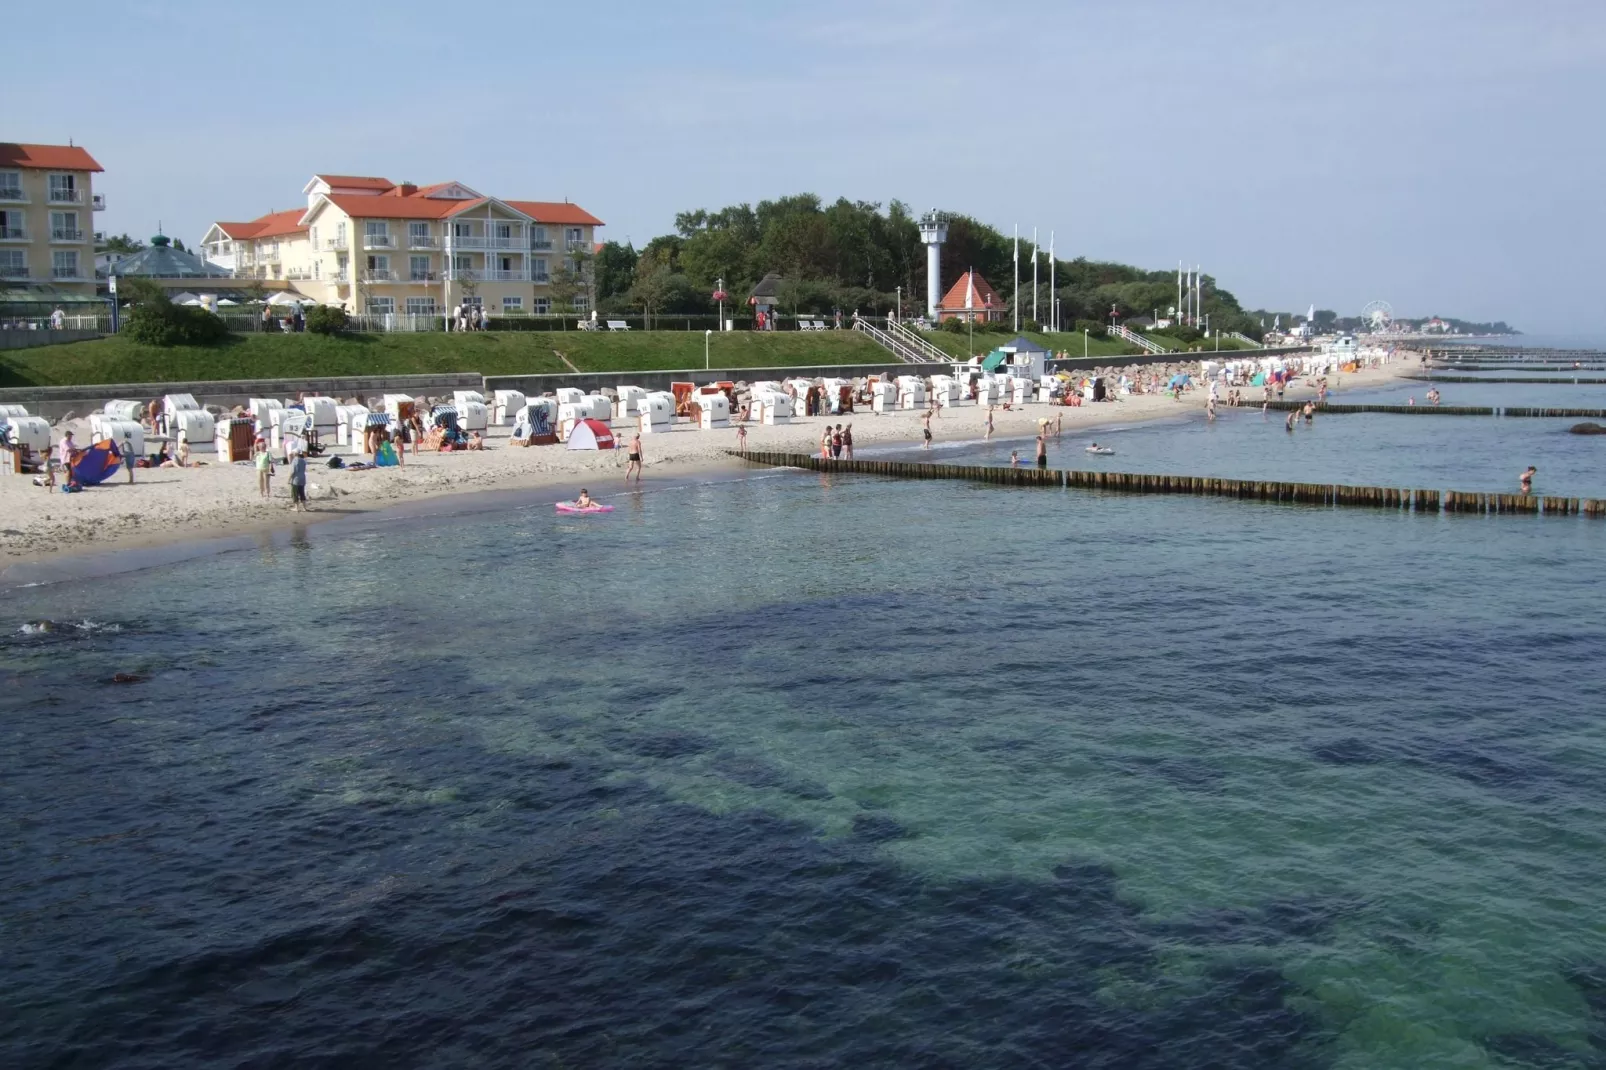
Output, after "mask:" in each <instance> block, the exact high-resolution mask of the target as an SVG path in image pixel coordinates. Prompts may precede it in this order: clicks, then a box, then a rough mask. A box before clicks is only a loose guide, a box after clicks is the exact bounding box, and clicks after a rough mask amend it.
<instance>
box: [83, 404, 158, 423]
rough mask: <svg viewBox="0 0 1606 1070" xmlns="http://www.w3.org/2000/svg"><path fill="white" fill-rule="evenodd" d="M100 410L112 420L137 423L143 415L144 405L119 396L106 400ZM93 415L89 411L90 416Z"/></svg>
mask: <svg viewBox="0 0 1606 1070" xmlns="http://www.w3.org/2000/svg"><path fill="white" fill-rule="evenodd" d="M100 411H101V415H103V416H106V417H108V418H110V419H113V420H132V421H134V422H135V423H139V421H140V419H141V418H142V417H144V415H145V406H144V404H143V403H141V402H138V401H126V400H124V399H122V398H119V399H117V400H115V401H108V402H106V404H105V405H102V406H101V409H100ZM93 415H94V414H93V413H91V416H93Z"/></svg>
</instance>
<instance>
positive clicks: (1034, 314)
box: [1032, 227, 1041, 326]
mask: <svg viewBox="0 0 1606 1070" xmlns="http://www.w3.org/2000/svg"><path fill="white" fill-rule="evenodd" d="M1032 320H1033V321H1034V322H1038V325H1039V326H1041V322H1039V321H1038V320H1037V228H1036V227H1033V228H1032Z"/></svg>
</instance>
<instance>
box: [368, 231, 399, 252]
mask: <svg viewBox="0 0 1606 1070" xmlns="http://www.w3.org/2000/svg"><path fill="white" fill-rule="evenodd" d="M362 247H363V248H364V249H394V248H396V239H395V238H392V237H391V236H390V235H389V234H364V235H363V236H362Z"/></svg>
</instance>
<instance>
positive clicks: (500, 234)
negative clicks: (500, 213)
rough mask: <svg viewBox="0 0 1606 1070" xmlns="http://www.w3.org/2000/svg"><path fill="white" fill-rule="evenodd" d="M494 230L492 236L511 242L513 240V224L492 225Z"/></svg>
mask: <svg viewBox="0 0 1606 1070" xmlns="http://www.w3.org/2000/svg"><path fill="white" fill-rule="evenodd" d="M492 228H493V229H492V232H491V234H492V236H493V237H497V238H507V239H509V240H512V238H513V224H512V223H494V224H492Z"/></svg>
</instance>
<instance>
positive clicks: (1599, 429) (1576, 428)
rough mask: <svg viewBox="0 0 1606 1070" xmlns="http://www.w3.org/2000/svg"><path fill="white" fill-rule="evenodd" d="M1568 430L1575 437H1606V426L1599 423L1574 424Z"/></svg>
mask: <svg viewBox="0 0 1606 1070" xmlns="http://www.w3.org/2000/svg"><path fill="white" fill-rule="evenodd" d="M1567 430H1568V431H1571V432H1572V433H1573V434H1575V435H1606V425H1602V424H1597V423H1582V424H1573V425H1572V426H1571V427H1569V428H1568V429H1567Z"/></svg>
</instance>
